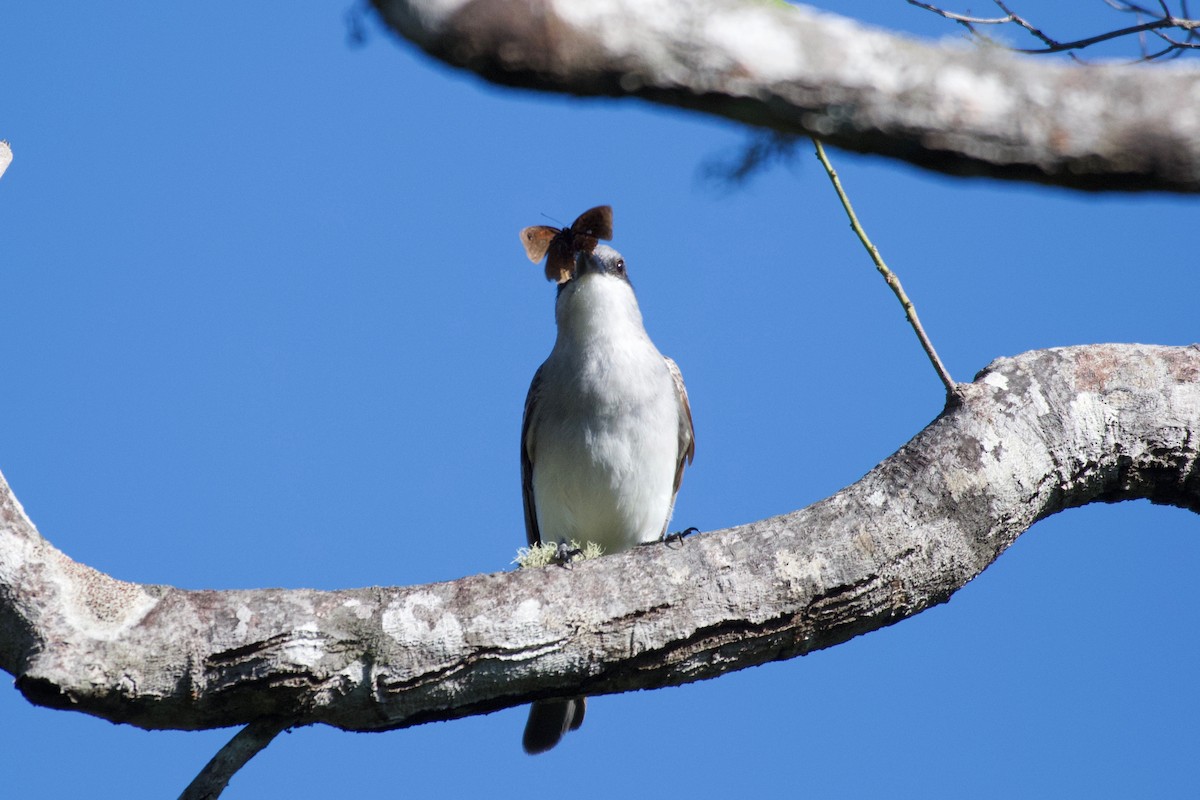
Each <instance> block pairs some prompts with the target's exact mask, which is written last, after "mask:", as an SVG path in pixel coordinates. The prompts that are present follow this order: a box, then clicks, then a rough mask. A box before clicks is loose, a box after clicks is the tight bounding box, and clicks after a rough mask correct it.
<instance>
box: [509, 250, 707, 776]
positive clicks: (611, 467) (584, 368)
mask: <svg viewBox="0 0 1200 800" xmlns="http://www.w3.org/2000/svg"><path fill="white" fill-rule="evenodd" d="M593 242H594V240H593ZM588 244H589V245H590V244H592V243H591V242H589V243H588ZM573 259H574V265H573V266H574V270H573V271H572V272H571V273H570V275H569V278H567V279H566V280H564V281H563V282H561V283H560V284H559V287H558V299H557V301H556V304H555V310H554V317H555V322H556V323H557V326H558V336H557V338H556V339H555V341H554V349H553V350H552V351H551V352H550V357H549V358H547V359H546V361H545V363H544V364H542V366H541V367H539V368H538V371H537V372H536V373H535V374H534V376H533V383H532V384H531V385H530V387H529V394H528V396H527V397H526V398H525V416H524V420H523V422H522V425H521V492H522V495H523V498H524V505H525V533H526V536H527V538H528V540H529V544H530V546H533V545H536V544H539V543H551V544H555V543H563V542H571V541H575V542H577V543H579V544H580V545H581V546H582V545H583V544H584V543H587V542H595V543H596V544H598V545H599V546H600V547H601V549H602V550H603V552H604V553H617V552H620V551H622V550H628V549H629V548H631V547H634V546H635V545H638V544H642V543H644V542H652V541H655V540H658V539H661V538H662V537H663V535H664V534H665V532H666V529H667V524H668V523H669V522H670V520H671V511H672V509H673V508H674V506H675V495H676V494H677V493H678V492H679V483H680V481H681V480H682V479H683V468H684V465H685V464H690V463H691V461H692V457H693V456H694V455H695V451H696V444H695V437H694V431H693V429H692V411H691V407H690V406H689V405H688V396H687V390H686V389H685V388H684V385H683V376H682V375H681V374H680V372H679V367H677V366H676V365H675V362H674V361H672V360H671V359H669V358H667V357H666V356H664V355H663V354H662V353H660V352H658V348H656V347H655V346H654V343H653V342H652V341H650V337H649V336H648V335H647V334H646V329H645V327H643V325H642V314H641V311H640V310H639V309H638V304H637V298H636V297H634V294H633V287H632V286H631V285H630V283H629V278H628V276H627V275H626V272H625V259H623V258H621V254H620V253H618V252H617V251H616V250H613V249H612V248H611V247H608V246H607V245H595V246H594V248H591V247H589V248H588V249H587V250H580V251H577V252H575V253H574V254H573ZM552 279H553V277H552ZM584 710H585V698H583V697H573V698H565V699H552V700H538V701H536V702H534V703H533V705H532V707H531V708H530V710H529V721H528V722H527V723H526V725H525V737H524V747H525V751H526V752H527V753H541V752H544V751H546V750H549V749H550V748H552V747H554V746H555V745H556V744H558V742H559V740H561V739H562V737H563V735H564V734H566V732H567V731H568V730H574V729H576V728H578V727H579V725H580V724H581V723H582V722H583V715H584Z"/></svg>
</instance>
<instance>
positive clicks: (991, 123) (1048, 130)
mask: <svg viewBox="0 0 1200 800" xmlns="http://www.w3.org/2000/svg"><path fill="white" fill-rule="evenodd" d="M373 1H374V3H375V5H376V6H377V7H378V8H379V10H380V12H381V15H382V16H383V19H384V20H385V21H386V22H387V24H388V25H390V26H391V27H392V28H393V29H394V30H396V31H397V32H399V33H400V34H401V35H403V36H405V37H406V38H408V39H410V40H411V41H413V42H414V43H416V44H417V45H419V46H420V47H422V48H423V49H424V50H425V51H426V52H428V53H430V54H431V55H433V56H434V57H436V58H438V59H441V60H443V61H445V62H447V63H449V64H452V65H454V66H457V67H462V68H464V69H468V70H471V71H473V72H475V73H477V74H479V75H481V76H482V77H484V78H486V79H488V80H490V81H494V82H496V83H502V84H506V85H511V86H519V87H524V88H529V89H540V90H545V91H552V92H562V93H566V94H572V95H581V96H629V97H639V98H642V99H645V100H650V101H652V102H656V103H663V104H666V105H670V106H679V107H683V108H688V109H693V110H696V111H702V112H704V113H708V114H713V115H716V116H721V117H727V118H729V119H733V120H736V121H738V122H743V123H746V124H748V125H752V126H756V127H761V128H769V129H772V130H775V131H779V132H783V133H788V134H804V135H808V136H814V137H817V138H819V139H821V140H822V141H824V142H826V143H827V144H830V145H835V146H837V147H841V148H845V149H848V150H856V151H859V152H865V153H877V154H880V155H885V156H890V157H893V158H899V159H902V160H905V161H908V162H910V163H913V164H916V165H918V166H922V167H926V168H928V169H934V170H938V171H941V172H947V173H951V174H954V175H983V176H989V177H994V178H1006V179H1012V180H1023V181H1035V182H1039V183H1048V184H1054V185H1058V186H1066V187H1071V188H1076V189H1089V190H1100V189H1117V190H1164V191H1177V192H1197V191H1200V70H1197V69H1196V68H1194V67H1191V68H1166V67H1161V68H1156V69H1147V68H1144V67H1142V68H1139V67H1134V66H1118V65H1110V66H1095V65H1091V66H1081V65H1067V64H1060V63H1052V62H1047V61H1036V60H1033V59H1029V58H1022V57H1020V56H1015V55H1013V54H1010V53H1007V52H1003V51H1001V50H999V49H996V48H963V47H956V46H948V45H931V44H925V43H922V42H918V41H915V40H913V39H908V38H904V37H901V36H896V35H891V34H888V33H884V32H882V31H878V30H875V29H872V28H867V27H865V26H861V25H857V24H854V23H852V22H850V21H848V20H845V19H841V18H839V17H834V16H830V15H826V14H818V13H816V12H813V11H810V10H807V9H804V8H800V7H795V6H786V5H783V4H775V3H768V2H761V1H760V0H673V2H670V3H644V2H639V0H591V1H590V2H587V3H580V2H574V1H573V0H373Z"/></svg>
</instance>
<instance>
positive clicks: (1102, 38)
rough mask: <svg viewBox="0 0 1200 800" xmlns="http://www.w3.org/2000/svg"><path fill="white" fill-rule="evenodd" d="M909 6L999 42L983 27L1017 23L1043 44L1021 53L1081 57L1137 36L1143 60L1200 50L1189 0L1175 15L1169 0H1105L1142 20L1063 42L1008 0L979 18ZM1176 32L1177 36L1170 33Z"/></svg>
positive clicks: (1199, 23)
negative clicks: (1154, 46)
mask: <svg viewBox="0 0 1200 800" xmlns="http://www.w3.org/2000/svg"><path fill="white" fill-rule="evenodd" d="M907 2H908V4H909V5H914V6H917V7H918V8H923V9H925V10H926V11H930V12H932V13H934V14H937V15H938V16H940V17H943V18H944V19H948V20H950V21H951V22H957V23H958V24H959V25H962V26H963V27H965V28H966V29H967V30H968V31H970V33H971V35H972V36H974V37H976V38H977V39H981V40H983V41H986V42H988V43H989V44H999V43H998V42H997V41H996V40H995V39H994V38H992V37H990V36H988V35H986V34H985V33H983V32H982V31H981V30H980V28H981V27H983V26H988V25H991V26H998V25H1016V26H1017V27H1019V28H1022V29H1023V30H1024V31H1025V32H1026V33H1028V34H1029V35H1030V36H1032V37H1034V38H1035V39H1037V40H1038V41H1040V42H1041V43H1042V46H1041V47H1014V48H1011V49H1013V50H1015V51H1016V52H1018V53H1067V54H1068V55H1070V56H1071V57H1072V58H1078V56H1077V55H1076V53H1075V51H1077V50H1082V49H1084V48H1085V47H1091V46H1092V45H1095V44H1100V43H1101V42H1108V41H1112V40H1114V39H1120V38H1123V37H1127V36H1137V37H1138V42H1139V48H1140V50H1141V53H1142V55H1141V57H1140V58H1139V59H1137V60H1139V61H1154V60H1157V59H1161V58H1177V57H1178V56H1180V55H1183V54H1184V52H1186V51H1189V50H1200V19H1194V18H1192V15H1191V11H1190V9H1189V8H1188V0H1180V3H1179V14H1178V15H1177V14H1175V13H1174V12H1173V11H1172V10H1171V7H1170V5H1169V4H1168V3H1167V2H1166V0H1157V2H1156V4H1155V5H1156V7H1155V8H1150V7H1148V6H1146V5H1142V4H1139V3H1134V2H1128V0H1103V2H1104V3H1105V5H1107V6H1108V7H1109V8H1112V9H1113V10H1115V11H1119V12H1122V13H1127V14H1133V15H1134V16H1135V17H1136V18H1137V20H1138V22H1137V24H1136V25H1128V26H1125V27H1121V28H1114V29H1113V30H1110V31H1106V32H1104V33H1100V34H1097V35H1095V36H1088V37H1086V38H1083V39H1075V40H1072V41H1063V40H1060V39H1056V38H1054V37H1052V36H1050V35H1049V34H1047V33H1046V32H1045V31H1044V30H1042V29H1041V28H1039V27H1037V26H1035V25H1034V24H1033V23H1032V22H1030V21H1029V20H1028V19H1026V18H1024V17H1022V16H1021V15H1020V14H1018V13H1016V12H1015V11H1013V10H1012V9H1011V8H1009V6H1008V4H1007V3H1006V2H1005V0H992V2H994V3H995V4H996V7H997V8H999V9H1000V10H1001V11H1002V12H1004V16H1002V17H977V16H972V15H969V14H959V13H956V12H953V11H948V10H946V9H944V8H940V7H939V6H935V5H932V4H930V3H925V2H921V0H907ZM1171 32H1174V33H1175V35H1174V36H1172V35H1170V34H1171ZM1148 36H1153V37H1154V38H1156V39H1157V40H1158V41H1160V42H1162V43H1163V44H1164V46H1163V47H1161V48H1160V49H1158V50H1154V51H1151V48H1150V46H1149V39H1148V38H1147V37H1148Z"/></svg>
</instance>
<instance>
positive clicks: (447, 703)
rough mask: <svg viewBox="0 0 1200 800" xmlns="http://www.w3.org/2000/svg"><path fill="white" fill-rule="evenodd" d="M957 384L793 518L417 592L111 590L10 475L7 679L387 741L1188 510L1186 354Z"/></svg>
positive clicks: (1073, 360)
mask: <svg viewBox="0 0 1200 800" xmlns="http://www.w3.org/2000/svg"><path fill="white" fill-rule="evenodd" d="M959 389H960V390H961V392H962V398H963V399H962V402H961V403H959V404H956V405H954V406H952V407H950V408H948V409H946V410H945V411H944V412H943V413H942V414H941V415H939V416H938V418H937V419H936V420H934V421H933V422H932V423H931V424H930V425H929V426H928V427H927V428H926V429H925V430H924V431H923V432H921V433H920V434H919V435H918V436H916V437H915V438H914V439H913V440H912V441H911V442H909V443H908V444H907V445H905V446H904V447H903V448H901V449H900V450H899V451H898V452H897V453H896V454H894V455H893V456H891V457H889V458H888V459H886V460H885V461H884V462H883V463H881V464H880V465H879V466H877V467H876V468H875V469H873V470H871V472H870V473H868V474H867V475H866V476H865V477H864V478H863V479H862V480H861V481H859V482H858V483H856V484H854V485H852V486H850V487H847V488H846V489H844V490H842V491H840V492H838V493H837V494H835V495H834V496H832V497H830V498H828V499H826V500H823V501H821V502H819V503H816V504H815V505H813V506H810V507H808V508H806V509H803V510H800V511H795V512H792V513H790V514H785V515H783V516H779V517H773V518H770V519H765V520H762V521H759V522H755V523H751V524H748V525H742V526H738V527H735V528H730V529H728V530H724V531H718V532H714V533H710V534H706V535H702V536H697V537H694V538H692V539H688V540H687V542H686V544H685V545H684V546H683V547H678V548H671V547H664V546H661V545H652V546H647V547H641V548H636V549H635V550H634V551H633V552H628V553H623V554H620V555H614V556H608V557H604V558H598V559H593V560H591V561H585V562H582V563H579V564H577V565H574V566H573V567H572V568H571V569H569V570H568V569H562V568H559V567H546V568H541V569H528V570H520V571H518V572H515V573H513V572H510V573H496V574H491V575H474V576H470V577H466V578H461V579H459V580H456V581H450V582H445V583H435V584H426V585H422V586H410V587H401V588H367V589H353V590H342V591H334V592H319V591H313V590H280V589H263V590H256V591H222V592H214V591H184V590H180V589H174V588H171V587H166V586H151V585H142V584H133V583H125V582H122V581H117V580H114V579H113V578H111V577H109V576H107V575H104V574H102V573H99V572H97V571H95V570H93V569H91V568H89V567H86V566H84V565H82V564H78V563H76V562H74V561H71V560H70V559H69V558H67V557H66V556H65V555H63V554H62V553H61V552H59V551H58V550H56V549H55V548H54V547H52V546H51V545H50V544H49V543H48V542H46V541H45V540H44V539H43V538H42V537H41V536H40V535H39V534H38V533H37V531H36V530H35V529H34V528H33V526H32V524H31V523H30V522H29V520H28V519H27V518H26V517H25V514H24V512H23V511H22V509H21V507H20V504H19V503H17V501H16V499H15V498H14V497H13V496H12V494H11V493H10V492H9V490H8V487H7V485H6V484H3V483H2V482H0V667H3V668H4V669H5V670H8V671H9V672H11V673H12V674H14V675H15V676H17V687H18V688H19V689H20V690H21V691H22V692H23V693H24V695H25V696H26V697H27V698H28V699H29V700H31V701H32V702H34V703H37V704H40V705H45V706H50V707H54V708H62V709H71V710H75V711H82V712H84V713H88V714H93V715H96V716H100V717H103V718H105V719H109V720H113V721H117V722H127V723H130V724H134V725H138V726H141V727H144V728H173V729H189V730H190V729H197V728H209V727H219V726H228V725H235V724H247V723H251V722H254V721H255V720H270V719H273V720H281V719H282V720H291V721H293V722H294V724H297V725H300V724H308V723H325V724H328V725H333V726H336V727H339V728H343V729H346V730H386V729H392V728H402V727H407V726H411V725H417V724H420V723H424V722H429V721H433V720H444V719H454V718H457V717H462V716H466V715H471V714H478V713H483V712H487V711H493V710H496V709H500V708H505V707H509V706H513V705H518V704H523V703H528V702H529V701H531V700H533V699H538V698H545V697H555V696H563V695H564V694H572V695H573V694H593V695H594V694H605V693H612V692H623V691H628V690H631V689H645V688H655V687H660V686H667V685H675V684H681V683H687V682H690V681H696V680H702V679H706V678H712V677H715V676H717V675H721V674H723V673H726V672H729V671H732V670H737V669H742V668H745V667H748V666H752V665H755V664H761V663H764V662H767V661H775V660H781V659H787V658H791V657H793V656H796V655H800V654H803V653H807V652H811V651H813V650H817V649H820V648H824V647H830V646H833V645H836V644H839V643H841V642H844V641H846V640H847V639H849V638H851V637H853V636H857V635H859V634H862V633H866V632H868V631H871V630H875V629H877V628H881V627H884V626H886V625H890V624H892V623H894V622H896V621H898V620H901V619H903V618H905V617H908V616H911V615H913V614H916V613H918V612H920V611H922V610H923V609H925V608H928V607H930V606H932V605H936V604H938V603H942V602H944V601H945V600H946V599H948V598H949V597H950V596H951V595H952V594H953V593H954V592H955V591H956V590H957V589H959V588H960V587H962V586H963V585H964V584H965V583H966V582H967V581H968V580H970V579H971V578H973V577H974V576H975V575H977V574H979V572H980V571H982V570H983V569H984V568H985V567H986V566H987V565H988V564H990V563H991V562H992V561H993V560H994V559H995V558H996V557H997V556H998V555H999V554H1000V553H1001V552H1002V551H1003V550H1004V549H1005V548H1007V547H1008V546H1009V545H1010V544H1011V543H1012V542H1013V541H1014V540H1015V539H1016V538H1017V537H1018V536H1019V535H1020V534H1021V532H1023V531H1024V530H1025V529H1027V528H1028V527H1029V526H1030V525H1032V524H1033V523H1034V522H1035V521H1037V520H1039V519H1042V518H1043V517H1046V516H1048V515H1050V514H1053V513H1056V512H1057V511H1060V510H1062V509H1065V508H1072V507H1075V506H1080V505H1084V504H1087V503H1092V502H1113V501H1117V500H1126V499H1132V498H1148V499H1150V500H1151V501H1153V502H1156V503H1164V504H1170V505H1175V506H1178V507H1181V508H1186V509H1191V510H1193V511H1197V510H1200V347H1197V346H1192V347H1187V348H1171V347H1153V346H1146V345H1091V346H1086V347H1070V348H1058V349H1052V350H1044V351H1036V352H1032V353H1026V354H1024V355H1022V356H1018V357H1016V358H1011V359H1000V360H998V361H996V362H994V363H993V364H992V365H991V366H989V367H988V368H987V369H986V370H985V371H984V372H983V373H981V374H980V375H979V376H978V377H977V378H976V380H975V381H974V382H973V383H970V384H959ZM664 576H668V579H664ZM617 585H620V586H621V587H622V589H621V591H620V592H613V591H612V587H613V586H617ZM260 725H261V727H256V729H255V731H257V733H256V732H255V731H250V732H247V734H246V737H247V738H250V739H251V740H252V743H253V742H254V741H259V742H265V739H266V737H267V735H268V734H269V731H270V725H271V723H268V722H263V723H261V724H260ZM249 749H250V750H252V749H253V747H250V748H249ZM247 752H248V751H247Z"/></svg>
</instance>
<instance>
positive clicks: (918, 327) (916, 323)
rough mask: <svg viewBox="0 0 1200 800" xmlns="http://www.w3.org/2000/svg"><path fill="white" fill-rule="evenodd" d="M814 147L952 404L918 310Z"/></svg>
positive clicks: (952, 390)
mask: <svg viewBox="0 0 1200 800" xmlns="http://www.w3.org/2000/svg"><path fill="white" fill-rule="evenodd" d="M812 141H813V144H814V145H815V146H816V148H817V160H819V161H820V162H821V166H823V167H825V174H827V175H828V176H829V180H830V182H832V183H833V190H834V191H835V192H837V196H838V200H840V201H841V202H842V208H843V209H845V211H846V216H848V217H849V218H850V227H851V228H852V229H853V230H854V233H855V235H856V236H858V240H859V241H860V242H862V244H863V247H865V248H866V249H867V255H869V256H870V257H871V261H872V262H874V264H875V269H877V270H879V274H880V275H882V276H883V280H884V281H885V282H886V283H887V285H888V286H889V287H890V288H891V290H892V293H893V294H895V295H896V299H897V300H899V301H900V306H901V307H902V308H903V309H904V316H905V317H906V318H907V319H908V324H909V325H911V326H912V329H913V331H914V332H915V333H916V334H917V339H918V341H920V342H921V349H923V350H924V351H925V355H926V356H927V357H928V358H929V363H931V364H933V369H934V371H935V372H937V374H938V378H939V379H940V380H941V382H942V385H943V386H945V387H946V402H947V403H949V402H952V401H954V400H957V399H958V393H957V391H956V390H957V388H958V387H957V385H956V384H955V383H954V379H953V378H951V377H950V373H949V372H948V371H947V370H946V365H945V364H943V363H942V359H940V358H938V354H937V350H935V349H934V347H933V342H932V341H931V340H930V339H929V336H928V335H926V333H925V326H923V325H922V324H921V320H920V318H919V317H918V316H917V308H916V306H914V305H913V303H912V301H911V300H909V299H908V294H907V293H906V292H905V291H904V287H903V286H902V285H901V284H900V278H899V277H897V276H896V273H894V272H892V271H891V270H890V269H888V265H887V264H886V263H885V262H884V260H883V256H881V255H880V254H879V249H878V248H877V247H875V245H874V243H873V242H872V241H871V239H870V238H869V237H868V236H867V232H866V230H865V229H864V228H863V226H862V224H861V223H860V222H859V221H858V215H857V214H855V213H854V206H853V205H851V204H850V198H849V197H848V196H847V195H846V190H845V189H843V188H842V179H841V178H839V177H838V174H837V170H835V169H834V168H833V164H831V163H830V161H829V157H828V156H826V155H825V148H824V147H822V146H821V141H820V140H819V139H813V140H812Z"/></svg>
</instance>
